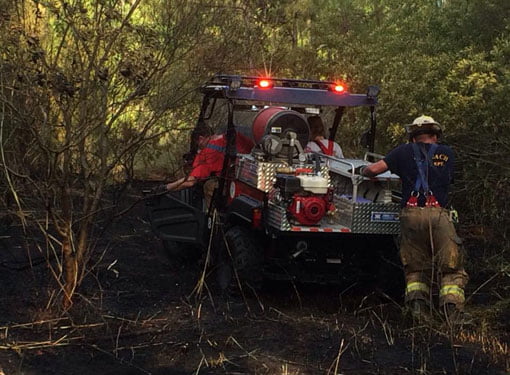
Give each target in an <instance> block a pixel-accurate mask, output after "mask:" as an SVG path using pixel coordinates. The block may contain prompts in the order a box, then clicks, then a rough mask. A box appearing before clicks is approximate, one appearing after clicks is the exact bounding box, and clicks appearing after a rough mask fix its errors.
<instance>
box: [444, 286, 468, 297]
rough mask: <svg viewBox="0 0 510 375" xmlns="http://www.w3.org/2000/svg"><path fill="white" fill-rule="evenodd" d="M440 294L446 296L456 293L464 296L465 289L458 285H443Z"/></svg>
mask: <svg viewBox="0 0 510 375" xmlns="http://www.w3.org/2000/svg"><path fill="white" fill-rule="evenodd" d="M439 294H440V295H441V296H445V295H447V294H456V295H458V296H461V297H462V298H464V290H463V289H462V288H461V287H460V286H458V285H443V287H442V288H441V290H440V291H439Z"/></svg>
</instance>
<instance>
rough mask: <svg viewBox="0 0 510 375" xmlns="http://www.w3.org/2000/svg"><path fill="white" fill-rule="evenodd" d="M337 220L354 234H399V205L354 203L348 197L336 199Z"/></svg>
mask: <svg viewBox="0 0 510 375" xmlns="http://www.w3.org/2000/svg"><path fill="white" fill-rule="evenodd" d="M335 206H336V208H337V210H338V211H337V213H336V220H337V221H338V223H339V224H341V225H343V226H346V227H348V228H350V229H351V232H352V233H366V234H399V233H400V222H399V212H400V205H399V204H398V203H373V202H353V201H352V200H351V199H350V198H347V197H335Z"/></svg>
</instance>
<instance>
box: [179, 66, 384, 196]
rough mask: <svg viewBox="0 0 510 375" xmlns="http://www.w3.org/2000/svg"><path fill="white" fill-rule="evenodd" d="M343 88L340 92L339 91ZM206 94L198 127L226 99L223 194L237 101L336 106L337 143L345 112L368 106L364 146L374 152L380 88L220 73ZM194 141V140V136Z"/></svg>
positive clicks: (333, 131) (231, 153) (206, 86)
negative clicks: (356, 89)
mask: <svg viewBox="0 0 510 375" xmlns="http://www.w3.org/2000/svg"><path fill="white" fill-rule="evenodd" d="M338 87H340V88H341V90H339V91H338V90H337V88H338ZM200 91H201V93H202V94H203V100H202V105H201V109H200V114H199V117H198V121H197V124H196V127H195V128H199V127H201V126H204V124H205V120H208V119H209V118H210V115H211V114H212V112H213V111H214V107H215V105H216V100H217V99H223V100H227V101H228V103H229V106H228V120H227V131H226V135H227V147H226V157H225V159H224V163H223V168H222V172H221V175H220V176H221V178H220V185H219V186H218V191H223V189H224V184H225V177H226V175H227V170H228V166H229V165H230V164H231V163H232V161H233V160H235V158H236V153H235V138H236V132H235V124H234V121H233V119H234V103H235V102H236V101H250V102H264V103H267V105H271V106H274V105H287V104H292V105H308V106H316V107H328V106H331V107H337V108H336V109H335V117H334V119H333V123H332V125H331V127H330V128H329V137H328V138H329V139H330V140H334V139H335V136H336V133H337V131H338V128H339V125H340V122H341V120H342V116H343V114H344V109H345V108H346V107H361V106H364V107H369V108H370V128H369V130H368V132H366V133H365V134H364V139H365V141H366V143H365V144H364V146H365V147H366V148H367V151H368V152H369V153H373V152H374V146H375V134H376V128H377V117H376V110H375V107H376V105H377V95H378V94H379V88H378V87H377V86H368V88H367V92H366V94H351V93H349V92H348V91H347V90H345V87H344V86H343V85H341V86H340V85H339V83H338V82H333V81H316V80H304V79H287V78H272V77H271V78H269V77H256V76H242V75H223V74H217V75H215V76H213V77H212V78H211V79H210V80H209V81H208V82H206V83H205V84H204V85H203V86H202V87H201V88H200ZM192 138H193V137H192ZM196 153H197V145H196V144H195V142H194V140H193V139H192V140H191V143H190V154H189V156H190V157H191V160H192V158H193V157H194V155H195V154H196Z"/></svg>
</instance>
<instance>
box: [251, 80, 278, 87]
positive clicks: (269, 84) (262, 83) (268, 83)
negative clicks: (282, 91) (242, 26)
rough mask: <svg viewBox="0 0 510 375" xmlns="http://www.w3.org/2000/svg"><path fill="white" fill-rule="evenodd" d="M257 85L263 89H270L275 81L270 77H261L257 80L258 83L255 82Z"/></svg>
mask: <svg viewBox="0 0 510 375" xmlns="http://www.w3.org/2000/svg"><path fill="white" fill-rule="evenodd" d="M255 87H259V88H261V89H270V88H272V87H274V83H273V81H272V80H270V79H268V78H261V79H259V80H258V81H257V83H256V84H255Z"/></svg>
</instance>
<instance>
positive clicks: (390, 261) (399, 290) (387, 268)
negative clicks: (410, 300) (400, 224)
mask: <svg viewBox="0 0 510 375" xmlns="http://www.w3.org/2000/svg"><path fill="white" fill-rule="evenodd" d="M383 243H384V244H385V245H386V246H381V247H380V249H379V252H378V265H379V266H378V270H377V272H376V275H377V289H378V290H379V291H380V292H382V293H384V294H386V295H388V296H390V297H392V298H393V299H396V300H400V299H401V298H402V296H403V293H404V287H405V280H404V269H403V267H402V263H401V261H400V255H399V250H398V245H397V244H396V242H395V240H394V239H393V238H391V237H388V239H387V240H386V241H384V242H383Z"/></svg>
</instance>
